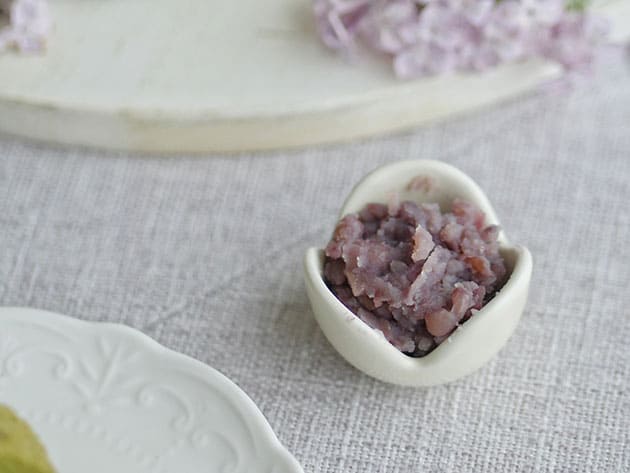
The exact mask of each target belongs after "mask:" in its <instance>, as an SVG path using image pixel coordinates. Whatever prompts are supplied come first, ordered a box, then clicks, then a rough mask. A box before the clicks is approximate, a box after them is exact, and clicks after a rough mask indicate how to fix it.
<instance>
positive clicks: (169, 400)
mask: <svg viewBox="0 0 630 473" xmlns="http://www.w3.org/2000/svg"><path fill="white" fill-rule="evenodd" d="M0 403H6V404H9V405H10V406H12V407H13V408H14V409H15V410H16V411H17V412H18V413H19V414H20V415H21V416H23V417H24V418H25V419H26V420H27V421H28V422H29V423H31V425H32V426H33V427H34V429H35V430H36V431H37V433H38V434H39V435H40V437H41V439H42V440H43V442H44V444H45V445H46V448H47V449H48V451H49V454H50V457H51V460H52V461H53V463H54V464H55V466H56V467H57V469H58V471H59V473H86V472H90V473H112V472H116V473H145V472H146V473H202V472H203V473H214V472H217V473H218V472H221V473H237V472H256V473H301V472H302V469H301V468H300V466H299V465H298V463H297V461H296V460H295V459H294V458H293V457H292V456H291V455H290V454H289V453H288V452H287V451H286V450H285V449H284V447H282V445H281V444H280V443H279V441H278V440H277V438H276V436H275V435H274V433H273V432H272V430H271V427H270V426H269V424H268V423H267V421H266V420H265V418H264V417H263V415H262V414H261V412H260V411H259V410H258V408H257V407H256V406H255V404H254V403H253V401H252V400H251V399H250V398H249V397H247V395H246V394H245V393H244V392H243V391H241V390H240V389H239V388H238V387H237V386H236V385H235V384H234V383H232V382H231V381H230V380H228V379H227V378H226V377H225V376H223V375H221V374H220V373H219V372H217V371H215V370H214V369H212V368H210V367H208V366H206V365H204V364H202V363H200V362H198V361H196V360H193V359H191V358H188V357H186V356H184V355H181V354H178V353H175V352H173V351H170V350H168V349H166V348H164V347H162V346H161V345H159V344H158V343H156V342H154V341H153V340H151V339H149V338H148V337H146V336H145V335H143V334H141V333H140V332H138V331H136V330H133V329H130V328H128V327H125V326H122V325H113V324H95V323H88V322H82V321H79V320H75V319H71V318H69V317H65V316H61V315H57V314H53V313H50V312H44V311H40V310H34V309H23V308H0Z"/></svg>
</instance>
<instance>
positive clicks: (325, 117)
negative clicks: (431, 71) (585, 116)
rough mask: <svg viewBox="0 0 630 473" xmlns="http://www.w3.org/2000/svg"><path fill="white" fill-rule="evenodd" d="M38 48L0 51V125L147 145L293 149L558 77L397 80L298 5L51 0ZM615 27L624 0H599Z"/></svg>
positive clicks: (28, 132) (438, 114) (536, 73)
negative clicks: (325, 34)
mask: <svg viewBox="0 0 630 473" xmlns="http://www.w3.org/2000/svg"><path fill="white" fill-rule="evenodd" d="M51 4H52V10H53V14H54V17H55V29H54V32H53V34H52V36H51V38H50V44H49V48H48V51H47V52H46V54H44V55H41V56H35V57H25V56H19V55H17V54H11V53H9V54H4V55H2V56H0V131H3V132H7V133H11V134H17V135H21V136H26V137H31V138H36V139H42V140H48V141H53V142H58V143H75V144H84V145H89V146H98V147H105V148H114V149H124V150H133V151H152V152H208V151H244V150H258V149H272V148H282V147H293V146H304V145H310V144H317V143H326V142H333V141H340V140H350V139H353V138H357V137H362V136H368V135H372V134H379V133H384V132H387V131H392V130H399V129H405V128H410V127H413V126H417V125H420V124H424V123H428V122H432V121H435V120H439V119H442V118H445V117H448V116H451V115H454V114H458V113H461V112H466V111H469V110H472V109H475V108H478V107H481V106H483V105H486V104H489V103H493V102H496V101H499V100H503V99H507V98H510V97H513V96H516V95H518V94H521V93H523V92H524V91H526V90H528V89H531V88H532V87H535V86H536V85H538V84H540V83H541V82H542V81H544V80H546V79H548V78H550V77H553V76H554V75H555V74H557V72H558V71H557V68H555V67H554V66H550V65H547V64H543V63H527V64H518V65H511V66H508V67H502V68H499V69H497V70H495V71H491V72H488V73H485V74H482V75H468V76H459V77H456V76H454V77H439V78H430V79H423V80H418V81H400V80H397V79H396V78H394V77H393V75H392V73H391V70H390V68H389V66H388V65H387V64H385V63H382V62H377V61H374V62H367V61H368V60H365V61H364V62H361V63H359V64H355V65H349V64H348V63H346V62H344V61H343V60H342V59H340V58H339V57H338V56H337V55H335V54H334V53H332V52H331V51H329V50H327V49H325V48H324V47H323V46H322V45H321V44H320V43H319V41H318V39H317V36H316V33H315V31H314V26H313V20H312V13H311V5H310V0H240V1H238V2H235V1H233V0H179V1H177V2H174V1H172V0H133V1H129V0H98V1H95V0H52V1H51ZM605 8H606V9H607V10H608V11H609V13H610V12H613V13H614V14H613V15H612V16H613V18H615V19H616V22H617V25H616V34H617V35H620V34H625V30H630V27H629V26H630V25H628V21H629V20H630V0H617V1H616V2H608V5H606V6H605Z"/></svg>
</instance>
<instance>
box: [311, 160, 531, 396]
mask: <svg viewBox="0 0 630 473" xmlns="http://www.w3.org/2000/svg"><path fill="white" fill-rule="evenodd" d="M416 175H428V176H431V177H432V178H434V179H435V180H436V181H437V187H438V192H441V193H442V194H441V195H439V196H437V195H433V196H432V194H431V193H429V194H428V196H427V198H425V199H417V200H419V201H427V202H428V201H436V200H437V201H438V202H440V203H441V205H443V206H447V205H448V203H450V202H451V201H452V199H453V198H454V197H462V198H465V199H468V200H470V201H472V202H474V203H475V204H476V205H478V206H479V207H480V208H481V210H483V211H484V212H485V214H486V221H487V222H488V223H493V224H497V225H499V224H500V223H499V219H498V218H497V215H496V212H495V211H494V209H493V208H492V205H491V204H490V201H489V200H488V198H487V197H486V195H485V194H484V192H483V191H482V190H481V188H480V187H479V186H478V185H477V184H476V183H475V182H474V181H473V180H472V179H471V178H470V177H469V176H467V175H466V174H464V173H463V172H462V171H460V170H459V169H457V168H455V167H453V166H451V165H448V164H445V163H443V162H440V161H433V160H413V161H399V162H396V163H392V164H388V165H385V166H382V167H380V168H377V169H375V170H374V171H372V172H371V173H370V174H368V175H367V176H366V177H365V178H363V179H362V180H361V181H360V182H359V183H358V184H357V185H356V186H355V187H354V189H353V190H352V192H351V193H350V195H349V196H348V198H347V199H346V201H345V203H344V205H343V207H342V210H341V216H343V215H346V214H348V213H351V212H356V211H358V210H360V209H362V208H363V206H364V205H365V204H366V203H368V202H384V201H385V199H386V196H387V195H388V194H390V193H391V192H392V191H403V192H404V188H405V187H406V184H407V183H408V182H409V180H410V179H411V178H413V177H414V176H416ZM440 189H441V190H440ZM416 198H417V194H416ZM499 245H500V251H501V253H502V255H503V256H504V258H505V259H506V263H507V267H508V272H509V277H508V279H507V280H506V282H505V284H504V285H503V287H502V288H501V290H500V291H499V292H498V293H497V294H496V296H495V297H494V298H493V299H492V300H491V301H490V302H488V303H487V304H486V305H485V306H484V307H483V308H482V309H481V310H480V311H479V312H478V313H476V314H475V316H474V317H472V318H471V319H469V320H468V321H466V322H465V323H464V324H462V325H461V326H460V327H459V328H458V329H457V330H455V331H454V332H453V333H452V334H451V336H450V337H449V339H448V340H447V341H445V342H444V343H442V344H441V345H440V346H439V347H437V348H436V349H435V350H433V351H432V352H431V353H430V354H428V355H427V356H425V357H422V358H412V357H409V356H407V355H405V354H403V353H401V352H400V351H398V350H397V349H396V348H395V347H393V346H392V345H391V344H390V343H389V342H387V340H386V339H385V338H384V336H383V335H382V333H380V332H379V331H377V330H374V329H372V328H371V327H370V326H368V325H367V324H366V323H365V322H363V321H362V320H360V319H359V318H358V317H356V316H355V315H354V314H353V313H352V312H351V311H350V310H349V309H347V308H346V307H345V306H344V305H343V304H342V303H341V302H340V301H339V300H338V299H337V297H336V296H335V295H334V294H333V293H332V292H331V291H330V290H329V289H328V287H327V286H326V284H325V282H324V280H323V277H322V273H323V251H322V250H321V249H319V248H310V249H309V250H307V252H306V255H305V258H304V270H305V280H306V284H307V290H308V293H309V297H310V298H311V304H312V305H313V311H314V312H315V316H316V318H317V320H318V322H319V323H320V326H322V329H323V330H324V333H325V334H326V336H327V337H328V338H329V340H330V341H331V343H332V344H333V346H335V348H336V349H337V350H338V351H339V352H340V353H341V355H342V356H344V358H346V359H347V360H348V361H349V362H350V363H351V364H353V365H354V366H355V367H357V368H358V369H360V370H362V371H364V372H366V373H367V374H369V375H371V376H374V377H376V378H378V379H381V380H383V381H386V382H392V383H395V384H403V385H414V386H428V385H433V384H441V383H445V382H449V381H453V380H455V379H457V378H459V377H461V376H465V375H467V374H469V373H471V372H473V371H475V370H476V369H478V368H479V367H480V366H481V365H483V364H484V363H485V362H487V361H488V360H489V359H490V358H492V356H493V355H494V354H495V353H496V352H497V351H498V350H499V349H500V348H501V347H502V346H503V345H504V344H505V343H506V342H507V340H508V338H509V336H510V335H511V333H512V332H513V331H514V329H515V328H516V325H517V323H518V320H519V319H520V315H521V312H522V310H523V307H524V304H525V300H526V297H527V291H528V288H529V281H530V279H531V272H532V257H531V254H530V252H529V251H528V250H527V249H526V248H524V247H522V246H518V245H511V244H510V243H509V241H508V239H507V237H506V235H505V232H504V231H503V229H502V230H501V232H500V234H499ZM318 304H319V310H318ZM322 304H323V305H325V306H326V309H327V311H324V310H323V309H322V308H321V305H322ZM326 312H329V313H328V314H327V313H326ZM506 312H507V314H505V313H506ZM330 324H333V325H337V328H336V330H338V331H339V332H340V333H342V332H345V335H346V336H344V335H342V334H341V335H340V334H335V333H331V329H330V328H328V326H330ZM493 325H497V326H498V329H497V330H490V329H493ZM481 335H484V336H486V337H488V338H490V339H492V340H491V343H489V344H481V345H479V346H478V348H479V351H477V350H475V348H474V344H473V343H471V338H476V337H479V336H481ZM358 340H362V342H363V343H364V344H365V345H370V346H371V350H365V347H360V346H358V345H359V344H358V343H357V342H358ZM472 341H475V340H472ZM476 341H477V342H478V340H476ZM341 343H347V344H348V345H347V346H340V344H341ZM361 352H362V353H363V355H365V354H366V353H368V352H369V354H368V355H367V356H368V357H370V358H371V359H370V360H366V362H365V363H364V362H362V361H361V360H359V359H358V357H359V356H362V355H361ZM475 353H479V354H478V355H475ZM467 356H470V357H471V361H467ZM475 358H476V359H475ZM456 360H459V361H460V363H463V364H464V365H468V366H467V367H464V369H462V367H460V366H457V367H453V366H449V363H450V364H453V363H454V362H455V361H456Z"/></svg>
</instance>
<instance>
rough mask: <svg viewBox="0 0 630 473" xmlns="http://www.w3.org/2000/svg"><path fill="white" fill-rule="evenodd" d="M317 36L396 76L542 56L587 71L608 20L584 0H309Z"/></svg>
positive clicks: (471, 68) (468, 68)
mask: <svg viewBox="0 0 630 473" xmlns="http://www.w3.org/2000/svg"><path fill="white" fill-rule="evenodd" d="M313 1H314V10H315V15H316V19H317V26H318V30H319V33H320V36H321V39H322V40H323V42H324V43H325V44H326V45H327V46H329V47H331V48H333V49H340V50H345V51H348V50H351V49H353V48H356V47H357V46H359V45H361V46H365V47H367V48H369V49H371V50H373V51H377V52H379V53H381V54H385V55H386V56H388V57H391V58H392V61H393V67H394V71H395V73H396V75H397V76H399V77H401V78H410V77H422V76H430V75H437V74H443V73H447V72H453V71H479V70H484V69H488V68H491V67H494V66H497V65H499V64H501V63H506V62H513V61H519V60H523V59H527V58H531V57H542V58H546V59H549V60H552V61H555V62H557V63H559V64H561V65H562V66H563V67H564V68H565V69H567V70H569V71H583V70H587V69H588V68H589V66H590V65H591V63H592V62H593V60H594V57H595V52H596V50H597V49H598V47H599V46H601V45H602V44H603V43H604V42H605V40H606V35H607V24H606V22H605V21H604V20H602V19H601V18H599V17H597V16H595V15H592V14H590V13H589V12H588V11H586V9H585V8H584V6H585V5H584V3H585V2H584V0H313Z"/></svg>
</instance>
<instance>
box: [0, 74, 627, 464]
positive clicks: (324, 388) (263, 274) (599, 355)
mask: <svg viewBox="0 0 630 473" xmlns="http://www.w3.org/2000/svg"><path fill="white" fill-rule="evenodd" d="M416 158H418V159H420V158H427V159H439V160H442V161H445V162H447V163H450V164H453V165H455V166H457V167H459V168H461V169H462V170H463V171H465V172H466V173H468V174H469V175H470V176H472V177H473V178H474V179H475V180H476V181H477V182H478V183H479V184H480V185H481V186H482V188H484V189H485V191H486V192H487V194H488V196H489V197H490V199H491V201H492V202H493V203H494V206H495V208H496V210H497V213H498V215H499V217H500V219H501V220H502V224H503V227H504V228H505V230H506V232H507V234H508V235H509V237H510V238H511V240H513V241H514V242H518V243H521V244H523V245H526V246H528V247H529V248H530V250H531V251H532V253H533V255H534V261H535V266H534V276H533V281H532V287H531V293H530V299H529V302H528V306H527V308H526V311H525V313H524V316H523V318H522V321H521V323H520V325H519V327H518V329H517V331H516V333H515V334H514V336H513V337H512V339H511V340H510V342H509V343H508V345H507V346H506V347H505V348H504V349H503V350H502V351H501V352H500V354H499V355H498V356H497V357H496V358H495V359H494V360H493V361H492V362H490V363H489V364H488V365H486V366H485V367H484V368H483V369H481V370H480V371H478V372H477V373H476V374H474V375H472V376H470V377H468V378H466V379H463V380H461V381H458V382H455V383H453V384H450V385H446V386H439V387H434V388H430V389H411V388H400V387H396V386H391V385H387V384H384V383H381V382H379V381H376V380H373V379H371V378H369V377H367V376H364V375H363V374H361V373H360V372H358V371H357V370H355V369H354V368H352V367H351V366H350V365H348V364H347V363H345V362H344V361H343V359H341V357H340V356H339V355H337V353H336V352H335V351H334V350H333V349H332V348H331V346H330V345H329V344H328V342H327V341H326V339H325V338H324V336H323V335H322V333H321V332H320V330H319V328H318V326H317V324H316V322H315V320H314V318H313V316H312V313H311V310H310V307H309V303H308V301H307V298H306V293H305V289H304V286H303V282H302V269H301V258H302V255H303V253H304V251H305V249H306V248H307V247H309V246H312V245H318V246H322V245H324V244H325V243H326V241H327V238H328V237H329V235H330V233H331V232H332V229H333V227H334V224H335V220H336V215H337V212H338V210H339V207H340V205H341V203H342V201H343V199H344V198H345V196H346V195H347V193H348V192H349V191H350V189H351V188H352V186H353V184H354V183H356V182H357V181H358V180H359V179H360V178H361V177H362V176H363V175H365V174H366V173H367V172H368V171H370V170H372V169H373V168H375V167H376V166H378V165H381V164H384V163H388V162H392V161H395V160H399V159H416ZM629 199H630V70H629V69H628V66H627V65H623V64H619V63H617V64H613V63H611V64H607V67H604V68H603V69H602V71H601V73H600V74H599V75H598V76H597V77H596V78H595V79H594V81H593V82H592V83H589V84H588V85H587V86H582V87H579V88H577V89H575V90H573V91H572V92H570V93H567V94H564V95H551V96H550V95H546V94H544V93H536V94H533V95H530V96H527V97H523V98H521V99H519V100H518V101H515V102H512V103H508V104H503V105H501V106H498V107H495V108H493V109H490V110H486V111H484V112H481V113H479V114H476V115H474V116H469V117H464V118H460V119H456V120H453V121H451V122H449V123H447V124H440V125H436V126H432V127H428V128H424V129H420V130H417V131H415V132H413V133H407V134H402V135H396V136H390V137H387V138H381V139H373V140H366V141H363V142H360V143H354V144H345V145H337V146H328V147H318V148H312V149H307V150H302V151H291V152H276V153H266V154H260V155H240V156H204V157H193V156H173V157H153V156H128V155H125V154H124V153H103V152H99V151H94V150H88V149H76V148H70V149H64V148H56V147H52V146H47V145H41V144H33V143H27V142H24V141H22V140H18V139H14V138H10V137H7V136H3V137H0V248H1V251H0V305H12V306H33V307H38V308H43V309H47V310H52V311H56V312H60V313H63V314H67V315H71V316H74V317H78V318H82V319H87V320H96V321H111V322H119V323H123V324H127V325H130V326H133V327H136V328H138V329H140V330H142V331H143V332H145V333H146V334H148V335H149V336H151V337H153V338H155V339H157V340H158V341H159V342H161V343H162V344H164V345H166V346H167V347H170V348H172V349H175V350H178V351H181V352H184V353H186V354H188V355H191V356H193V357H195V358H198V359H200V360H202V361H203V362H206V363H208V364H210V365H212V366H213V367H215V368H217V369H218V370H220V371H221V372H223V373H224V374H225V375H227V376H228V377H230V378H231V379H233V380H234V381H235V382H236V383H237V384H239V385H240V386H241V387H242V388H243V389H244V390H245V391H246V392H247V393H248V394H249V395H250V396H251V397H252V398H253V399H254V401H255V402H256V403H257V404H258V405H259V406H260V408H261V410H262V411H263V413H264V414H265V416H266V417H267V418H268V420H269V422H270V423H271V425H272V427H273V428H274V430H275V431H276V432H277V434H278V437H279V438H280V440H281V441H282V443H283V444H285V445H286V446H287V448H288V449H289V450H290V451H291V452H292V453H293V454H294V455H295V456H296V458H297V459H298V460H299V462H300V463H301V464H302V466H303V467H304V470H305V471H306V472H326V473H328V472H348V473H350V472H357V473H359V472H360V473H372V472H412V471H413V472H441V471H449V472H463V471H475V472H476V471H502V472H520V471H523V472H551V471H568V472H569V471H570V472H587V471H598V472H603V471H614V472H624V471H630V290H629V287H630V210H629V207H630V200H629Z"/></svg>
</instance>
